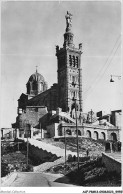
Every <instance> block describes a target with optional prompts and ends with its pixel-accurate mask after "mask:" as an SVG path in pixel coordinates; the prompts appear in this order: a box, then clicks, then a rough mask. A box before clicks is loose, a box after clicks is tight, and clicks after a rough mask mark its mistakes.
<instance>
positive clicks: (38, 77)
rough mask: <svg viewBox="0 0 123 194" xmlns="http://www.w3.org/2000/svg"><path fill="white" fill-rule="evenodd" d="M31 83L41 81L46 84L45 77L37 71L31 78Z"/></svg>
mask: <svg viewBox="0 0 123 194" xmlns="http://www.w3.org/2000/svg"><path fill="white" fill-rule="evenodd" d="M29 81H31V82H34V81H39V82H44V77H43V75H41V74H40V73H38V72H37V71H36V72H35V73H34V74H32V75H31V76H30V78H29Z"/></svg>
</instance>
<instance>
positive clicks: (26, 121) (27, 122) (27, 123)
mask: <svg viewBox="0 0 123 194" xmlns="http://www.w3.org/2000/svg"><path fill="white" fill-rule="evenodd" d="M28 128H29V121H28V120H25V131H26V135H27V166H28V158H29V156H28V155H29V142H28V131H29V130H28Z"/></svg>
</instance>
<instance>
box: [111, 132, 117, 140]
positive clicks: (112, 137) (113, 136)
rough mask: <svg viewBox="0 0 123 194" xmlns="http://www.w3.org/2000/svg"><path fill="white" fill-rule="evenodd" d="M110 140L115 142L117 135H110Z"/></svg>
mask: <svg viewBox="0 0 123 194" xmlns="http://www.w3.org/2000/svg"><path fill="white" fill-rule="evenodd" d="M111 140H113V141H117V134H116V133H114V132H113V133H111Z"/></svg>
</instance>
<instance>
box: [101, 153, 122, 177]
mask: <svg viewBox="0 0 123 194" xmlns="http://www.w3.org/2000/svg"><path fill="white" fill-rule="evenodd" d="M102 163H103V164H105V167H106V168H107V170H108V171H109V172H111V171H116V172H117V173H121V163H120V162H118V161H117V160H115V159H114V158H112V157H109V156H108V155H107V154H105V153H102Z"/></svg>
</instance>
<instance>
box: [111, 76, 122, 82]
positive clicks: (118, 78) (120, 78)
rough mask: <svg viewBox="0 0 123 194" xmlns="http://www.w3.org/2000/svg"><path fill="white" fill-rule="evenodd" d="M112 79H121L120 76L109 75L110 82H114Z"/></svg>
mask: <svg viewBox="0 0 123 194" xmlns="http://www.w3.org/2000/svg"><path fill="white" fill-rule="evenodd" d="M112 77H117V78H118V79H121V76H120V75H111V79H110V82H114V80H113V78H112Z"/></svg>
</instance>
